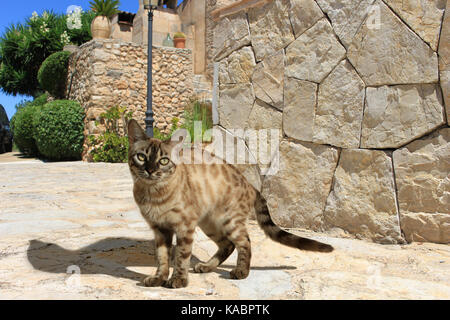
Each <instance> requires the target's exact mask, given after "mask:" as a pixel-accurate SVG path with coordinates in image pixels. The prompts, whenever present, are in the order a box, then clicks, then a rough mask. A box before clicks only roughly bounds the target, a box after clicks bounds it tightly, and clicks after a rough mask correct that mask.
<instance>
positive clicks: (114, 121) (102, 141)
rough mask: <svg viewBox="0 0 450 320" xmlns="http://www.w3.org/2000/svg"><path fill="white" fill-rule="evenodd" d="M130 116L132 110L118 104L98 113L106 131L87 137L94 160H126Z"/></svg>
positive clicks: (116, 161)
mask: <svg viewBox="0 0 450 320" xmlns="http://www.w3.org/2000/svg"><path fill="white" fill-rule="evenodd" d="M132 116H133V114H132V112H126V108H125V107H118V106H113V107H111V108H109V109H108V111H107V112H104V113H102V114H101V115H100V118H101V121H102V122H103V123H104V124H105V126H106V132H105V133H103V134H101V135H99V136H97V137H96V136H93V135H91V136H89V138H88V142H89V144H90V145H91V146H93V149H92V151H91V156H92V160H93V161H94V162H112V163H118V162H127V161H128V136H127V123H128V120H129V119H131V117H132ZM119 120H120V122H121V123H122V127H123V131H122V132H123V134H122V133H121V131H120V123H119Z"/></svg>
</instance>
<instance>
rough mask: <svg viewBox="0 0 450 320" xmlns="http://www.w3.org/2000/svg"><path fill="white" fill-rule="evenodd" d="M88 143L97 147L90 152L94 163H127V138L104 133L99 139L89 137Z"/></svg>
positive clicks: (112, 133) (113, 133)
mask: <svg viewBox="0 0 450 320" xmlns="http://www.w3.org/2000/svg"><path fill="white" fill-rule="evenodd" d="M89 143H91V144H93V145H98V147H96V148H94V149H93V150H92V152H91V155H92V160H93V161H94V162H112V163H121V162H127V161H128V137H126V136H120V135H118V134H116V133H115V132H105V133H103V134H102V135H100V136H99V137H97V138H95V137H94V136H89Z"/></svg>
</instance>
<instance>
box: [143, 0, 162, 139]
mask: <svg viewBox="0 0 450 320" xmlns="http://www.w3.org/2000/svg"><path fill="white" fill-rule="evenodd" d="M158 3H159V0H144V9H145V10H148V43H147V46H148V58H147V111H145V132H146V133H147V135H148V136H149V137H153V123H154V122H155V119H153V109H152V69H153V68H152V67H153V66H152V44H153V11H154V10H155V9H156V8H157V7H158Z"/></svg>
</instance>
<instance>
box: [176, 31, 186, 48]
mask: <svg viewBox="0 0 450 320" xmlns="http://www.w3.org/2000/svg"><path fill="white" fill-rule="evenodd" d="M173 43H174V45H175V48H185V47H186V35H185V34H184V33H183V32H176V33H175V34H174V35H173Z"/></svg>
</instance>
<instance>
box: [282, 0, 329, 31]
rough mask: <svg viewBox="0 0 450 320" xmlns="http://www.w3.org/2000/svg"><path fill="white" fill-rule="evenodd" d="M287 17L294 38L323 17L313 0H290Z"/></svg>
mask: <svg viewBox="0 0 450 320" xmlns="http://www.w3.org/2000/svg"><path fill="white" fill-rule="evenodd" d="M290 2H291V7H290V9H289V19H290V21H291V25H292V29H294V35H295V38H298V37H299V36H300V35H301V34H302V33H303V32H305V31H306V30H308V29H309V28H311V27H312V26H313V25H314V24H315V23H316V22H317V21H319V20H320V19H321V18H322V17H323V13H322V11H321V10H320V8H319V6H318V5H317V3H316V2H315V1H314V0H290Z"/></svg>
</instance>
